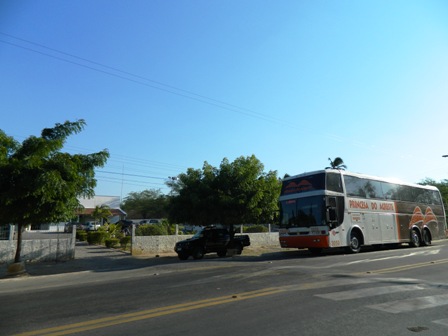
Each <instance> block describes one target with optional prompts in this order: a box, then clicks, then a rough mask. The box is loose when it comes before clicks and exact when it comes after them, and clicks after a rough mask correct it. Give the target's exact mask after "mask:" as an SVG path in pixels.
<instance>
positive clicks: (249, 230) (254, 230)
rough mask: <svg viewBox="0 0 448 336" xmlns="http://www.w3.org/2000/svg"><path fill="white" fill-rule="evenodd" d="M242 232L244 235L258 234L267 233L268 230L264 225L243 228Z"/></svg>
mask: <svg viewBox="0 0 448 336" xmlns="http://www.w3.org/2000/svg"><path fill="white" fill-rule="evenodd" d="M243 231H244V232H245V233H259V232H268V231H269V229H268V228H267V227H266V226H265V225H260V224H259V225H251V226H244V228H243Z"/></svg>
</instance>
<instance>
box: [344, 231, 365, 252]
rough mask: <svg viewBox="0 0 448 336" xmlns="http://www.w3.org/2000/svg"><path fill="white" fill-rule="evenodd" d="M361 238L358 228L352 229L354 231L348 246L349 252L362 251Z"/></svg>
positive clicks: (351, 233)
mask: <svg viewBox="0 0 448 336" xmlns="http://www.w3.org/2000/svg"><path fill="white" fill-rule="evenodd" d="M361 239H362V238H361V234H360V233H359V232H357V231H356V230H352V232H350V242H349V245H348V246H347V250H348V252H349V253H359V252H360V251H361V242H362V240H361Z"/></svg>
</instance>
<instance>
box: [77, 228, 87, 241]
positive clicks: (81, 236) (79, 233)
mask: <svg viewBox="0 0 448 336" xmlns="http://www.w3.org/2000/svg"><path fill="white" fill-rule="evenodd" d="M76 239H78V240H79V241H86V240H87V232H86V231H84V230H77V231H76Z"/></svg>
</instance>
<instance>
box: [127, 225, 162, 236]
mask: <svg viewBox="0 0 448 336" xmlns="http://www.w3.org/2000/svg"><path fill="white" fill-rule="evenodd" d="M169 234H170V233H169V231H168V227H167V226H166V225H164V224H163V223H162V224H143V225H139V226H138V227H137V228H136V230H135V235H136V236H167V235H169Z"/></svg>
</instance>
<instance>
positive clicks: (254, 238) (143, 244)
mask: <svg viewBox="0 0 448 336" xmlns="http://www.w3.org/2000/svg"><path fill="white" fill-rule="evenodd" d="M247 235H248V236H249V237H250V246H249V247H245V249H251V248H261V247H279V246H280V243H279V241H278V232H266V233H247ZM191 237H192V235H173V236H136V235H135V234H133V235H132V245H131V250H132V255H134V256H148V255H154V254H160V253H174V245H175V244H176V243H177V242H178V241H180V240H184V239H188V238H191Z"/></svg>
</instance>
